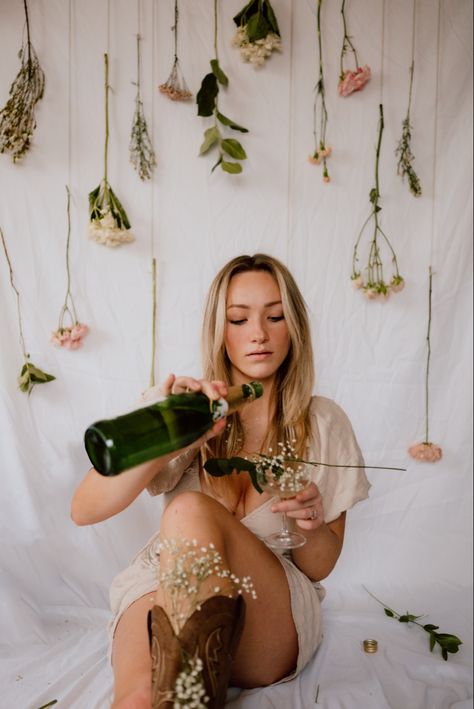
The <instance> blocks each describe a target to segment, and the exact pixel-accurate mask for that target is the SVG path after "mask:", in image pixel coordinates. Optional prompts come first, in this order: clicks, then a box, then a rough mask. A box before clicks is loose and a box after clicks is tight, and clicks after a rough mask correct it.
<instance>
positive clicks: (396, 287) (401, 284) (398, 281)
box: [390, 276, 405, 293]
mask: <svg viewBox="0 0 474 709" xmlns="http://www.w3.org/2000/svg"><path fill="white" fill-rule="evenodd" d="M404 288H405V281H404V280H403V278H402V277H401V276H394V277H393V278H392V282H391V283H390V290H391V291H392V293H400V291H402V290H403V289H404Z"/></svg>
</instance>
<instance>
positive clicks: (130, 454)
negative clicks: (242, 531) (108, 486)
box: [84, 382, 263, 475]
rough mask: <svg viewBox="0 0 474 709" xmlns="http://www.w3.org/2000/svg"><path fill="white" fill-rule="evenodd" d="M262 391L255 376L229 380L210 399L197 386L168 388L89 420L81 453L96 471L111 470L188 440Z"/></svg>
mask: <svg viewBox="0 0 474 709" xmlns="http://www.w3.org/2000/svg"><path fill="white" fill-rule="evenodd" d="M262 394H263V386H262V384H261V383H260V382H250V384H242V385H239V386H231V387H229V391H228V394H227V396H226V398H225V399H217V400H215V401H211V400H210V399H208V398H207V396H206V395H205V394H203V393H202V392H194V393H190V394H171V395H170V396H168V397H166V399H163V400H162V401H158V402H157V403H155V404H151V405H149V406H144V407H143V408H141V409H137V410H136V411H132V412H130V413H128V414H124V415H122V416H117V417H116V418H113V419H104V420H103V421H97V422H96V423H94V424H92V425H91V426H89V428H88V429H87V430H86V432H85V436H84V443H85V447H86V451H87V455H88V456H89V458H90V461H91V463H92V465H93V466H94V468H95V469H96V470H97V471H98V472H99V473H101V474H102V475H117V474H118V473H121V472H122V471H124V470H128V469H129V468H133V467H134V466H135V465H140V463H145V462H146V461H148V460H153V458H158V457H159V456H162V455H165V454H166V453H171V452H172V451H175V450H179V449H180V448H183V447H184V446H188V445H190V444H191V443H193V442H194V441H196V440H197V439H198V438H200V437H201V436H202V435H203V434H204V433H205V432H206V431H208V430H209V429H210V428H212V426H213V425H214V423H215V422H216V421H218V420H219V419H221V418H224V416H228V415H229V414H232V413H233V412H234V411H236V410H237V409H239V408H240V407H241V406H243V405H244V404H246V403H249V402H251V401H254V400H255V399H258V398H259V397H260V396H262Z"/></svg>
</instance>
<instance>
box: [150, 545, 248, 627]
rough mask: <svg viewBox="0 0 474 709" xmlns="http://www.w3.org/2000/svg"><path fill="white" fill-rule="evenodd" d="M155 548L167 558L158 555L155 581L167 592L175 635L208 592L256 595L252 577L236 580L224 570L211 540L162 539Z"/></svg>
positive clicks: (210, 593) (199, 606)
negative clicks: (202, 543) (203, 544)
mask: <svg viewBox="0 0 474 709" xmlns="http://www.w3.org/2000/svg"><path fill="white" fill-rule="evenodd" d="M156 551H157V553H158V554H161V552H165V553H166V556H167V557H168V558H167V559H166V563H165V562H164V560H163V557H161V558H160V566H159V579H158V580H159V584H160V586H161V587H162V588H163V589H164V591H165V592H166V600H167V603H168V604H169V609H167V611H168V616H169V618H170V621H171V623H172V625H173V626H174V629H175V632H176V634H179V631H180V630H181V628H182V627H183V626H184V624H185V622H186V620H187V619H188V618H189V617H190V616H191V615H192V613H193V612H194V611H195V610H200V608H201V604H202V603H203V602H204V601H205V600H206V599H207V598H209V596H210V595H216V594H221V595H227V596H229V597H233V596H234V595H235V593H237V594H242V593H243V592H245V593H248V594H249V595H250V596H251V597H252V598H256V597H257V595H256V593H255V590H254V587H253V583H252V580H251V578H250V577H249V576H244V577H243V578H242V579H239V578H238V577H237V576H235V574H233V573H231V572H230V571H229V570H228V569H225V568H224V566H223V562H222V557H221V555H220V553H219V552H218V551H217V549H216V548H215V546H214V544H213V543H212V542H211V543H210V544H209V545H208V546H200V545H198V543H197V541H196V540H195V539H192V540H189V539H162V540H161V541H160V543H159V544H158V545H157V547H156ZM165 566H166V568H165Z"/></svg>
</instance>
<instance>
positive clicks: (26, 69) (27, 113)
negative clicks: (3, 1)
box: [0, 0, 45, 162]
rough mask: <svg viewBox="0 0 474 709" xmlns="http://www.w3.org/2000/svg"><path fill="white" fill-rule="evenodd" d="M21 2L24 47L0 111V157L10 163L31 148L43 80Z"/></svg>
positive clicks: (26, 15)
mask: <svg viewBox="0 0 474 709" xmlns="http://www.w3.org/2000/svg"><path fill="white" fill-rule="evenodd" d="M23 1H24V7H25V18H26V33H27V39H26V43H24V44H23V46H22V48H21V49H20V51H19V52H18V56H19V58H20V62H21V68H20V71H19V72H18V74H17V76H16V78H15V80H14V81H13V84H12V85H11V86H10V94H9V95H10V98H9V99H8V101H7V103H6V105H5V106H4V108H2V110H1V111H0V153H5V152H8V153H11V155H12V160H13V162H17V161H18V160H21V158H22V157H23V156H24V155H25V153H27V152H28V150H29V149H30V146H31V142H30V140H31V138H32V137H33V131H34V129H35V128H36V121H35V106H36V104H37V103H38V101H39V100H40V99H41V98H43V93H44V84H45V76H44V71H43V70H42V68H41V66H40V63H39V61H38V57H37V55H36V52H35V50H34V48H33V45H32V44H31V40H30V23H29V18H28V5H27V2H26V0H23Z"/></svg>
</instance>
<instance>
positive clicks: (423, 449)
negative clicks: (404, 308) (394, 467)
mask: <svg viewBox="0 0 474 709" xmlns="http://www.w3.org/2000/svg"><path fill="white" fill-rule="evenodd" d="M428 276H429V277H428V330H427V333H426V370H425V439H424V441H421V442H420V443H415V444H414V445H412V446H410V447H409V449H408V453H409V454H410V455H411V457H412V458H414V459H415V460H419V461H421V462H423V463H436V462H437V461H438V460H441V458H442V456H443V451H442V448H441V446H438V445H436V444H435V443H432V442H431V441H430V439H429V428H430V411H429V398H430V397H429V394H430V360H431V310H432V308H431V301H432V295H433V272H432V270H431V266H430V267H429V270H428Z"/></svg>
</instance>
